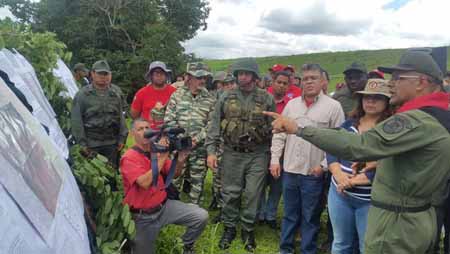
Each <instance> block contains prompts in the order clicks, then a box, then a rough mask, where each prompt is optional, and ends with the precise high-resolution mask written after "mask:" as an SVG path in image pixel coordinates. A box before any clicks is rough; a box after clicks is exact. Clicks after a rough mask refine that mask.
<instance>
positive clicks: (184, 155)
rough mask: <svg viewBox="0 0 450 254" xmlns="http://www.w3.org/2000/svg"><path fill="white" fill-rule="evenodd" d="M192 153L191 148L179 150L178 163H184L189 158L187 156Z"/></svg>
mask: <svg viewBox="0 0 450 254" xmlns="http://www.w3.org/2000/svg"><path fill="white" fill-rule="evenodd" d="M190 153H191V151H190V150H183V151H179V152H178V158H177V162H178V163H184V162H185V161H186V159H187V157H188V156H189V154H190Z"/></svg>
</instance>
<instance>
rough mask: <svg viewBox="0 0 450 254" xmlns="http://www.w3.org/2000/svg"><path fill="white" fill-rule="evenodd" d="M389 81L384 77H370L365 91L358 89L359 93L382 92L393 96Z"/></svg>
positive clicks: (387, 95) (389, 96)
mask: <svg viewBox="0 0 450 254" xmlns="http://www.w3.org/2000/svg"><path fill="white" fill-rule="evenodd" d="M388 83H389V82H388V81H387V80H384V79H369V80H367V84H366V87H365V88H364V90H363V91H358V92H356V93H358V94H381V95H384V96H386V97H388V98H391V96H392V94H391V92H390V89H389V85H388Z"/></svg>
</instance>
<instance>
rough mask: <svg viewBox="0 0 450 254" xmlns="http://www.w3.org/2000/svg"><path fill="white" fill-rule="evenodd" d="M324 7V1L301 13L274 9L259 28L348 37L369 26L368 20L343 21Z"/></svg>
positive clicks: (301, 33)
mask: <svg viewBox="0 0 450 254" xmlns="http://www.w3.org/2000/svg"><path fill="white" fill-rule="evenodd" d="M325 5H326V2H325V1H318V2H316V3H314V4H313V5H311V6H310V7H309V8H308V9H304V10H303V11H298V10H296V9H291V8H289V9H288V8H279V9H274V10H271V11H269V12H268V13H267V14H265V15H263V16H262V18H261V21H260V26H261V27H264V28H267V29H269V30H271V31H274V32H280V33H290V34H295V35H303V34H325V35H350V34H358V33H361V32H362V31H364V30H365V29H367V28H368V27H369V26H370V25H371V21H370V20H369V19H343V18H341V17H339V16H338V15H337V14H336V13H333V12H331V11H329V10H327V8H326V6H325Z"/></svg>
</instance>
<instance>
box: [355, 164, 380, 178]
mask: <svg viewBox="0 0 450 254" xmlns="http://www.w3.org/2000/svg"><path fill="white" fill-rule="evenodd" d="M377 164H378V163H377V161H370V162H355V163H353V164H352V173H353V175H356V174H358V173H364V172H366V171H369V170H375V169H376V168H377Z"/></svg>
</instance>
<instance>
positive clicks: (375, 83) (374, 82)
mask: <svg viewBox="0 0 450 254" xmlns="http://www.w3.org/2000/svg"><path fill="white" fill-rule="evenodd" d="M367 87H368V88H370V89H376V88H377V87H378V83H377V82H376V81H372V82H370V83H369V84H367Z"/></svg>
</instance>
